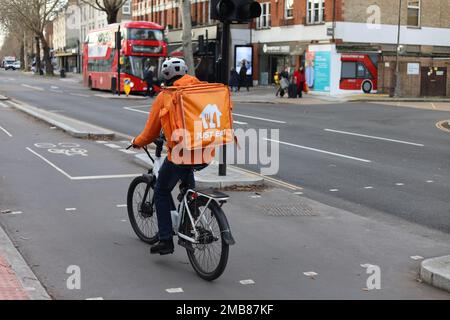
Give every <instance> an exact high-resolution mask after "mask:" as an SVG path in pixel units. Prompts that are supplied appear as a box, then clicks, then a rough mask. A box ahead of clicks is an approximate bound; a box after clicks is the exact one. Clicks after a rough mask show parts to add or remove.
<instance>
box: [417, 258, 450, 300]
mask: <svg viewBox="0 0 450 320" xmlns="http://www.w3.org/2000/svg"><path fill="white" fill-rule="evenodd" d="M420 278H421V279H422V280H423V281H425V282H426V283H428V284H430V285H432V286H435V287H437V288H441V289H444V290H447V291H448V292H450V255H448V256H443V257H436V258H431V259H427V260H425V261H422V263H421V264H420Z"/></svg>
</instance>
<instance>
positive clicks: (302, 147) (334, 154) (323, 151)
mask: <svg viewBox="0 0 450 320" xmlns="http://www.w3.org/2000/svg"><path fill="white" fill-rule="evenodd" d="M264 140H266V141H271V142H275V143H279V144H284V145H286V146H291V147H296V148H300V149H305V150H309V151H315V152H319V153H325V154H328V155H332V156H336V157H341V158H346V159H350V160H356V161H361V162H366V163H370V162H372V161H370V160H367V159H362V158H356V157H352V156H348V155H345V154H340V153H335V152H330V151H325V150H321V149H316V148H311V147H306V146H301V145H298V144H293V143H289V142H283V141H279V140H273V139H267V138H264Z"/></svg>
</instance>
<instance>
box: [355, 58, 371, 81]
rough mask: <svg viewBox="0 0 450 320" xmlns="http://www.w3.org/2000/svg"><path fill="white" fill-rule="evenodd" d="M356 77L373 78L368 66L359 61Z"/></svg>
mask: <svg viewBox="0 0 450 320" xmlns="http://www.w3.org/2000/svg"><path fill="white" fill-rule="evenodd" d="M356 77H357V78H363V79H371V78H372V76H371V75H370V72H369V70H367V68H366V66H365V65H363V64H362V63H361V62H358V65H357V70H356Z"/></svg>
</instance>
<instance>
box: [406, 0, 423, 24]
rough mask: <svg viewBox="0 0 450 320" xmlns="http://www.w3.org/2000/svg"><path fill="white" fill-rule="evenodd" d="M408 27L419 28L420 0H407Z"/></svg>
mask: <svg viewBox="0 0 450 320" xmlns="http://www.w3.org/2000/svg"><path fill="white" fill-rule="evenodd" d="M407 24H408V26H410V27H420V0H415V1H414V0H408V20H407Z"/></svg>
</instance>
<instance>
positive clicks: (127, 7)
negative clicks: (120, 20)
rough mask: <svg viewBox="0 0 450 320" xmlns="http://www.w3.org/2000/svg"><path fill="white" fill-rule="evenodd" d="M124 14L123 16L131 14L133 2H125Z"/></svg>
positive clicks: (129, 0)
mask: <svg viewBox="0 0 450 320" xmlns="http://www.w3.org/2000/svg"><path fill="white" fill-rule="evenodd" d="M122 13H123V14H131V0H128V1H127V2H125V4H124V5H123V7H122Z"/></svg>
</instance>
